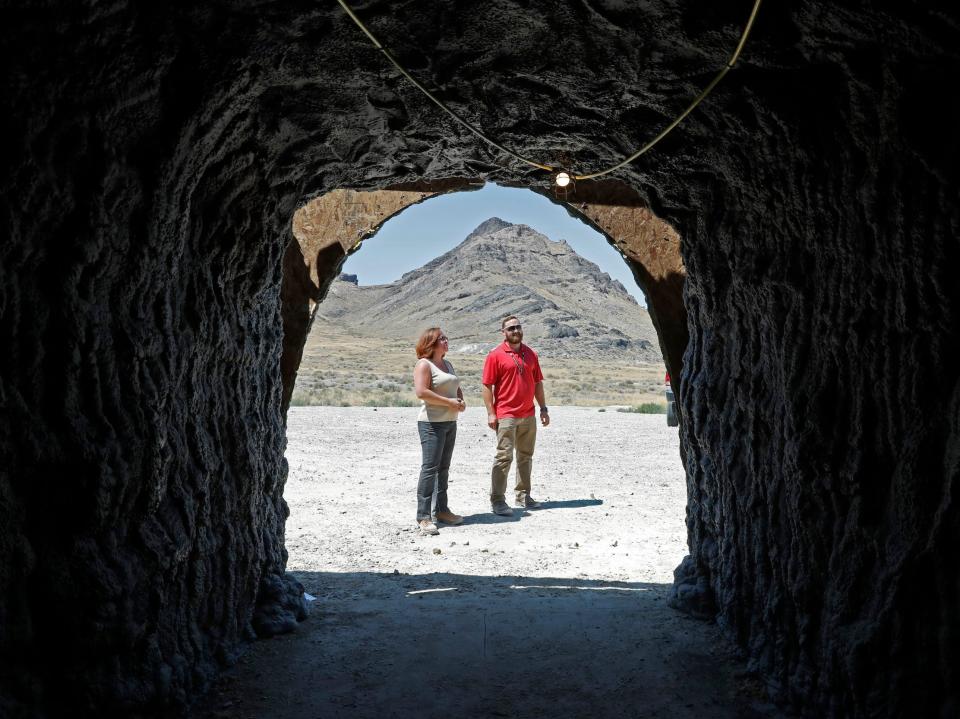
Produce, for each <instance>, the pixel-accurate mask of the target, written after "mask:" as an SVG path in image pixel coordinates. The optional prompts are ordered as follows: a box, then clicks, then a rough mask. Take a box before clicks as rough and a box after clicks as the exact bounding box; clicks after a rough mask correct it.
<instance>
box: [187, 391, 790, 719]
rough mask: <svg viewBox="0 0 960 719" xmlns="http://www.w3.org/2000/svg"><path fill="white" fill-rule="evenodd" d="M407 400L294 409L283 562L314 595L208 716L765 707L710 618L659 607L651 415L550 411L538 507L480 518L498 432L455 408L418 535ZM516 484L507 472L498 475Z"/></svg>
mask: <svg viewBox="0 0 960 719" xmlns="http://www.w3.org/2000/svg"><path fill="white" fill-rule="evenodd" d="M416 414H417V410H416V409H414V408H379V409H376V410H375V409H373V408H360V407H349V408H328V407H323V408H320V407H313V408H299V407H298V408H292V409H291V410H290V414H289V424H288V439H289V444H288V447H287V458H288V461H289V463H290V474H289V478H288V481H287V487H286V491H285V497H286V499H287V501H288V503H289V505H290V518H289V520H288V522H287V548H288V550H289V554H290V558H289V565H288V566H289V569H290V571H291V572H293V573H294V574H295V575H296V576H297V577H298V578H299V579H300V581H301V582H302V583H303V585H304V586H305V588H306V590H307V592H309V593H311V594H313V595H314V596H316V597H317V600H316V601H315V602H313V603H312V605H311V606H312V612H311V618H310V619H309V620H308V621H306V622H305V623H303V624H302V625H301V627H300V629H299V630H298V631H297V632H295V633H294V634H292V635H288V636H286V637H281V638H277V639H273V640H270V641H266V642H258V643H257V644H255V645H254V647H253V648H252V649H251V651H250V652H249V653H248V654H247V656H246V657H245V659H244V660H242V661H241V663H240V665H239V666H238V667H237V668H235V669H234V670H233V671H232V672H231V673H229V674H228V675H227V676H226V677H225V678H224V679H223V681H222V682H221V685H220V686H219V687H218V689H217V690H216V691H214V692H213V693H212V695H211V696H210V697H209V698H208V700H207V701H206V702H205V703H204V705H203V706H202V707H200V708H199V709H198V711H199V712H200V713H201V714H204V715H205V716H224V717H226V716H229V717H245V716H247V717H258V718H260V717H276V718H278V719H287V718H289V719H294V718H296V719H303V717H351V718H353V719H356V718H358V717H394V716H396V717H408V716H416V717H425V718H426V717H439V716H446V715H459V716H464V717H489V716H495V717H581V716H583V717H671V719H684V718H688V717H689V718H692V717H729V718H733V717H766V716H772V715H773V714H772V710H771V709H770V707H768V706H766V705H765V704H764V703H763V702H762V701H761V700H760V699H759V697H760V692H759V689H758V687H757V685H756V683H755V682H754V681H753V680H752V679H751V678H750V677H749V675H747V674H745V673H744V672H743V668H742V667H741V666H740V665H739V664H738V663H737V661H736V660H735V659H734V658H733V655H732V653H731V651H730V648H729V646H728V645H727V644H725V643H724V642H723V641H722V640H721V639H720V638H719V636H718V633H717V630H716V628H715V627H714V626H712V625H709V624H705V623H702V622H698V621H695V620H692V619H689V618H688V617H685V616H683V615H681V614H678V613H677V612H675V611H674V610H672V609H669V608H668V607H667V606H666V598H667V593H668V588H669V584H670V582H671V581H672V579H673V569H674V567H676V566H677V564H679V563H680V560H681V559H682V558H683V557H684V555H685V554H686V541H685V528H684V507H685V501H686V489H685V484H684V473H683V469H682V467H681V464H680V458H679V450H678V440H677V431H676V429H674V428H668V427H667V426H666V421H665V418H664V416H663V415H640V414H628V413H621V412H617V411H615V410H614V409H612V408H607V409H606V411H598V410H597V408H595V407H593V408H581V407H554V408H552V409H551V416H552V423H551V425H550V426H549V427H547V428H542V427H541V428H540V430H539V435H538V439H537V452H536V455H535V458H534V469H533V495H534V497H536V498H537V499H539V500H540V501H542V502H543V506H542V508H540V509H535V510H530V511H523V512H519V511H518V512H517V513H516V514H515V515H514V517H512V518H502V517H496V516H494V515H492V514H491V513H490V511H489V481H490V479H489V478H490V467H491V462H492V458H493V454H494V444H495V437H494V433H493V432H492V431H491V430H489V429H488V428H487V427H486V424H485V413H484V412H483V410H482V408H479V407H476V406H474V407H470V408H468V410H467V411H466V412H465V413H464V414H462V415H461V420H460V424H459V429H458V437H457V447H456V451H455V453H454V459H453V466H452V470H451V478H450V490H449V496H450V506H451V508H452V509H453V510H454V511H455V512H457V513H459V514H462V515H464V516H465V518H466V519H465V522H464V524H463V525H461V526H458V527H444V526H441V529H440V534H439V536H433V537H421V536H419V535H418V533H417V532H416V530H415V515H416V497H415V490H416V483H417V476H418V473H419V468H420V445H419V439H418V435H417V430H416V424H415V421H416ZM511 482H512V477H511Z"/></svg>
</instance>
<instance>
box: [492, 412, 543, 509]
mask: <svg viewBox="0 0 960 719" xmlns="http://www.w3.org/2000/svg"><path fill="white" fill-rule="evenodd" d="M536 442H537V418H536V417H508V418H506V419H501V420H500V423H499V424H498V425H497V457H496V459H495V460H494V462H493V472H492V473H491V476H490V503H491V504H494V503H496V502H503V501H506V497H505V496H504V494H505V492H506V491H507V475H509V474H510V464H511V463H512V462H513V453H514V450H516V453H517V484H516V486H515V487H514V490H515V491H516V492H517V494H519V493H520V492H524V493H526V494H528V495H529V494H530V472H531V470H532V469H533V447H534V445H535V444H536Z"/></svg>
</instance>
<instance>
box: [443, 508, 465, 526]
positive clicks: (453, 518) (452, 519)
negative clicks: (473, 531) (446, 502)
mask: <svg viewBox="0 0 960 719" xmlns="http://www.w3.org/2000/svg"><path fill="white" fill-rule="evenodd" d="M437 521H438V522H443V523H444V524H449V525H451V526H454V527H455V526H457V525H458V524H463V517H461V516H460V515H459V514H454V513H453V512H451V511H449V510H447V511H446V512H437Z"/></svg>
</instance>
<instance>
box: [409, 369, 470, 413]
mask: <svg viewBox="0 0 960 719" xmlns="http://www.w3.org/2000/svg"><path fill="white" fill-rule="evenodd" d="M413 391H414V393H415V394H416V395H417V399H422V400H423V401H424V402H426V403H427V404H435V405H439V406H440V407H449V408H450V409H459V408H460V400H459V399H455V398H453V397H444V396H443V395H441V394H437V393H436V392H434V391H433V390H432V389H430V368H429V367H428V366H427V363H426V362H417V366H416V367H414V368H413Z"/></svg>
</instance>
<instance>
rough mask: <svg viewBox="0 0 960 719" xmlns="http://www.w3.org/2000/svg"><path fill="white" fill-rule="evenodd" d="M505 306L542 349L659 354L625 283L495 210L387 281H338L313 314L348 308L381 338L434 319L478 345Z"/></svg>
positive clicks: (358, 324)
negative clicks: (428, 258)
mask: <svg viewBox="0 0 960 719" xmlns="http://www.w3.org/2000/svg"><path fill="white" fill-rule="evenodd" d="M508 314H514V315H516V316H518V317H520V318H521V321H522V322H523V325H524V328H525V329H524V333H525V336H524V341H526V342H527V343H528V344H530V346H532V347H534V348H535V349H537V351H539V352H541V353H542V354H544V356H554V357H563V356H569V357H579V358H584V357H601V356H604V357H606V356H610V355H611V353H612V354H613V355H616V356H618V357H620V358H621V359H624V360H626V359H629V360H630V361H635V362H639V363H647V362H657V363H659V362H660V361H661V360H660V353H659V351H658V349H657V339H656V333H655V331H654V329H653V325H652V324H651V322H650V318H649V316H648V315H647V312H646V310H644V309H643V308H642V307H639V306H638V305H637V302H636V300H634V298H633V297H632V296H631V295H630V294H629V293H627V291H626V289H625V288H624V286H623V285H622V284H620V283H619V282H617V281H616V280H613V279H611V278H610V275H608V274H607V273H606V272H603V271H602V270H601V269H600V268H599V267H597V265H595V264H594V263H593V262H590V261H589V260H587V259H584V258H583V257H581V256H580V255H578V254H577V253H576V252H575V251H574V250H573V248H571V247H570V246H569V245H568V244H566V243H564V242H556V241H554V240H551V239H550V238H549V237H547V236H546V235H544V234H542V233H540V232H538V231H537V230H535V229H533V228H532V227H529V226H528V225H523V224H513V223H510V222H506V221H504V220H502V219H500V218H498V217H491V218H490V219H488V220H485V221H484V222H482V223H481V224H480V225H479V226H478V227H477V228H476V229H475V230H473V232H471V233H470V234H469V235H468V236H467V238H466V239H464V240H463V242H461V243H460V244H459V245H457V246H456V247H454V248H453V249H452V250H450V251H448V252H446V253H444V254H442V255H440V256H439V257H436V258H434V259H433V260H431V261H430V262H428V263H427V264H425V265H423V266H422V267H419V268H417V269H415V270H411V271H410V272H407V273H406V274H404V275H403V276H402V277H401V278H400V279H399V280H397V281H395V282H392V283H390V284H388V285H375V286H370V287H359V286H357V285H356V284H353V283H348V282H338V283H336V284H335V285H334V286H333V287H332V288H331V290H330V294H329V295H328V296H327V299H326V300H325V301H324V302H323V304H322V305H321V307H320V308H319V322H320V323H321V324H322V323H323V322H324V321H325V320H327V321H336V320H338V319H340V318H343V317H345V316H350V318H351V320H350V323H351V326H352V327H353V328H354V329H355V330H356V331H357V332H359V333H361V334H366V335H369V336H377V337H383V338H399V337H404V338H411V337H416V336H417V334H418V333H419V331H420V330H422V329H423V328H424V327H429V326H433V325H440V326H442V327H443V328H444V330H445V331H446V332H447V334H448V336H449V337H451V340H452V341H451V347H450V349H451V351H454V352H466V353H473V352H476V353H485V352H486V351H487V350H489V349H490V347H491V346H493V345H494V344H496V343H497V342H499V341H500V340H501V339H502V337H501V336H500V334H499V331H498V330H499V327H500V319H501V318H502V317H503V316H505V315H508Z"/></svg>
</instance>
